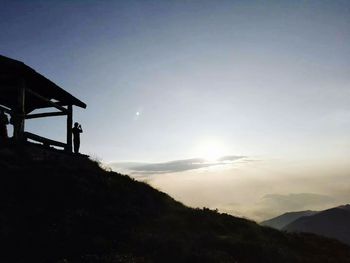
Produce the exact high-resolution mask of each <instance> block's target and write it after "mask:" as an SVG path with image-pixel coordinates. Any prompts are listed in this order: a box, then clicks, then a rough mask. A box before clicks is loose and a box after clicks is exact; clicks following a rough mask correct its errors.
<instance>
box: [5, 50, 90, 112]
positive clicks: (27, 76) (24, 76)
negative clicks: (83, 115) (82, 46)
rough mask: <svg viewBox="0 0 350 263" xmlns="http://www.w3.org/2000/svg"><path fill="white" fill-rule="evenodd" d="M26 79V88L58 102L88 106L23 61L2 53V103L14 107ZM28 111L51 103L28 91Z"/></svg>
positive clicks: (26, 103)
mask: <svg viewBox="0 0 350 263" xmlns="http://www.w3.org/2000/svg"><path fill="white" fill-rule="evenodd" d="M21 81H24V83H25V86H26V88H29V89H30V90H32V91H34V92H35V93H37V94H39V95H41V96H42V97H45V98H47V99H49V100H51V101H54V102H57V103H59V104H60V105H62V106H65V105H75V106H78V107H81V108H86V104H85V103H84V102H82V101H80V100H79V99H77V98H76V97H74V96H73V95H71V94H70V93H68V92H67V91H65V90H64V89H62V88H61V87H59V86H57V85H56V84H55V83H53V82H52V81H51V80H49V79H47V78H45V77H44V76H43V75H41V74H39V73H38V72H36V71H35V70H34V69H32V68H31V67H29V66H27V65H26V64H24V63H23V62H21V61H17V60H14V59H11V58H8V57H5V56H1V55H0V104H2V105H4V106H6V107H9V108H11V109H12V108H13V107H16V105H17V101H18V89H17V87H18V85H21ZM25 105H26V113H29V112H31V111H33V110H35V109H40V108H46V107H50V104H49V103H47V102H45V101H43V100H41V99H39V98H38V97H36V96H33V95H31V94H30V93H26V101H25Z"/></svg>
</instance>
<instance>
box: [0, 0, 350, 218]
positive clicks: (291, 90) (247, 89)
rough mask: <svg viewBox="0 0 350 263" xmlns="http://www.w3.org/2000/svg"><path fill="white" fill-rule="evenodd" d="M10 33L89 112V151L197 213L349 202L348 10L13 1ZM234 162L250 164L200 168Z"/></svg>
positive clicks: (2, 15)
mask: <svg viewBox="0 0 350 263" xmlns="http://www.w3.org/2000/svg"><path fill="white" fill-rule="evenodd" d="M0 32H1V34H0V54H2V55H5V56H9V57H11V58H14V59H18V60H21V61H23V62H25V63H26V64H27V65H29V66H31V67H33V68H34V69H36V70H37V71H38V72H40V73H42V74H43V75H45V76H46V77H48V78H49V79H51V80H52V81H54V82H55V83H57V84H58V85H60V86H61V87H63V88H65V89H66V90H68V91H69V92H71V93H72V94H73V95H75V96H77V97H78V98H80V99H81V100H83V101H84V102H86V103H87V105H88V108H87V109H86V110H80V109H76V110H75V121H78V122H80V123H82V125H83V129H84V131H85V132H84V134H83V136H82V147H81V150H82V151H84V152H86V153H88V154H90V155H91V156H93V157H96V158H99V159H102V160H103V161H104V162H108V163H112V162H113V163H117V164H114V166H113V167H114V168H115V169H116V170H118V167H119V168H120V169H121V168H123V169H124V168H125V167H126V168H128V169H129V170H128V171H130V172H133V171H134V172H135V170H133V169H134V168H135V167H140V166H141V167H142V168H144V170H142V169H138V170H137V169H136V172H135V174H137V173H139V174H140V173H141V175H142V176H143V177H145V175H147V176H146V177H147V179H146V180H148V181H149V182H150V183H151V184H152V185H154V186H156V187H158V188H160V189H161V190H163V191H165V192H168V193H170V194H171V195H172V196H174V197H176V198H178V199H180V200H181V201H183V202H185V203H186V204H189V205H193V206H208V207H213V208H215V207H218V208H220V209H221V210H222V211H229V212H230V213H233V214H240V215H243V216H249V217H251V218H254V219H257V220H259V219H263V218H266V217H268V216H272V215H276V214H278V213H279V212H283V211H284V210H288V209H292V210H298V209H303V208H306V209H309V208H315V209H316V208H317V209H318V208H323V207H326V206H331V205H336V204H341V203H344V202H347V200H350V199H349V198H350V196H349V195H347V194H346V193H347V191H348V190H349V191H350V189H348V188H346V186H344V182H348V181H346V180H348V176H347V174H348V172H349V171H350V167H349V166H348V165H347V158H348V156H349V155H350V88H349V83H350V74H349V73H350V45H349V43H350V2H349V1H346V0H344V1H294V0H293V1H204V0H201V1H189V0H188V1H185V0H183V1H180V0H179V1H176V0H173V1H166V0H159V1H146V0H145V1H132V0H128V1H88V0H87V1H35V0H32V1H24V0H23V1H16V0H11V1H4V0H0ZM64 125H65V119H64V118H61V119H60V118H59V119H58V120H52V119H50V120H42V121H40V120H32V121H30V122H28V125H27V129H28V130H30V131H34V132H38V133H40V134H42V135H45V136H49V137H50V138H54V139H58V140H64V136H65V126H64ZM222 156H239V157H244V158H238V159H237V160H236V159H234V160H231V159H230V160H226V161H222V163H216V164H215V165H212V164H210V165H203V162H204V163H205V161H202V160H197V159H196V161H195V162H194V161H193V160H192V158H209V157H211V158H213V157H222ZM189 159H190V161H189ZM191 160H192V161H191ZM211 161H213V160H211ZM126 162H133V165H131V166H133V167H131V166H130V163H126ZM169 162H170V164H169ZM174 162H175V163H174ZM198 162H199V163H202V164H201V165H199V167H198V165H197V164H195V165H194V164H193V163H198ZM219 162H221V161H219ZM179 164H180V165H181V167H182V168H179ZM118 165H119V166H118ZM125 165H126V166H125ZM149 165H151V166H149ZM169 165H170V166H171V167H172V168H169V169H168V168H167V169H164V167H169ZM196 165H197V166H196ZM145 166H146V168H145ZM174 166H176V169H174ZM150 167H152V169H153V170H152V169H150ZM155 167H156V168H155ZM184 167H185V169H184ZM154 169H156V170H154ZM157 169H158V170H157ZM159 169H160V170H161V171H160V172H159ZM179 169H180V170H179ZM153 172H154V174H153V175H152V173H153ZM136 176H137V175H136ZM348 185H349V184H348ZM310 198H311V199H312V201H311V203H310V205H309V206H308V205H307V204H309V203H308V202H309V201H308V200H311V199H310ZM327 198H328V199H327ZM294 199H297V200H299V201H298V202H299V203H298V202H297V201H295V202H294V201H293V200H294ZM271 200H272V201H271ZM276 200H277V201H276ZM283 200H284V201H283ZM286 200H287V201H286ZM290 200H292V201H290ZM300 200H301V201H300ZM315 200H316V201H315ZM317 200H318V201H317ZM326 200H328V201H326ZM276 202H277V203H278V202H280V203H278V204H277V203H276ZM281 202H282V203H281ZM283 202H284V203H283ZM288 202H289V203H288ZM290 202H292V203H290ZM315 202H316V203H317V204H316V203H315ZM296 203H297V204H299V205H296ZM276 204H277V205H276ZM305 204H306V205H305ZM304 206H306V207H304Z"/></svg>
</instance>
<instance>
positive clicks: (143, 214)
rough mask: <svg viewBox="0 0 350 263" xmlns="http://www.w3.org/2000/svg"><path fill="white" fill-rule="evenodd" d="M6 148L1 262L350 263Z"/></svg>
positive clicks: (108, 176)
mask: <svg viewBox="0 0 350 263" xmlns="http://www.w3.org/2000/svg"><path fill="white" fill-rule="evenodd" d="M38 149H39V148H35V147H29V146H28V147H27V148H25V149H18V150H14V149H8V148H2V149H0V167H1V184H0V239H1V244H2V247H1V248H2V253H1V254H0V261H1V262H87V263H89V262H243V263H244V262H261V263H264V262H337V263H339V262H350V249H349V247H348V246H346V245H344V244H342V243H340V242H338V241H335V240H331V239H326V238H321V237H319V236H316V235H311V234H287V233H283V232H280V231H277V230H274V229H271V228H267V227H262V226H259V225H258V224H256V223H254V222H252V221H248V220H245V219H242V218H237V217H233V216H230V215H226V214H219V213H217V212H216V211H212V210H209V209H191V208H188V207H186V206H184V205H182V204H181V203H179V202H176V201H175V200H173V199H172V198H171V197H169V196H168V195H166V194H164V193H162V192H159V191H157V190H155V189H153V188H152V187H150V186H149V185H147V184H144V183H141V182H137V181H135V180H133V179H131V178H129V177H128V176H124V175H121V174H118V173H115V172H110V171H105V170H104V169H101V168H100V167H99V165H98V164H97V163H96V162H93V161H91V160H89V159H87V158H85V157H79V156H73V155H64V154H59V153H57V154H56V153H53V152H50V151H47V152H45V151H43V150H38Z"/></svg>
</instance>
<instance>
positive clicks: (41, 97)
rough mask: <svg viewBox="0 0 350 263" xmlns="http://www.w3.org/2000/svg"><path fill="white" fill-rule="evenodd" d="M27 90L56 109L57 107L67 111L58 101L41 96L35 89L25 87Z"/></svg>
mask: <svg viewBox="0 0 350 263" xmlns="http://www.w3.org/2000/svg"><path fill="white" fill-rule="evenodd" d="M27 91H28V92H29V93H30V94H32V95H34V96H35V97H37V98H39V99H41V100H43V101H45V102H47V103H48V104H50V105H51V106H52V107H55V108H56V109H59V110H60V111H62V112H65V113H67V111H68V110H67V109H66V108H64V107H62V106H60V105H59V104H58V103H56V102H53V101H51V100H49V99H48V98H45V97H43V96H41V95H40V94H38V93H36V92H35V91H32V90H31V89H27Z"/></svg>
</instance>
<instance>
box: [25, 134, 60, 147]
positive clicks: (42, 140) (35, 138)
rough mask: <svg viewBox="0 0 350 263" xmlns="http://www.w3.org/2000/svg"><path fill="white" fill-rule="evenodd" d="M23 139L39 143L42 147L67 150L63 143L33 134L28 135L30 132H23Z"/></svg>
mask: <svg viewBox="0 0 350 263" xmlns="http://www.w3.org/2000/svg"><path fill="white" fill-rule="evenodd" d="M24 138H25V139H26V140H28V139H30V140H33V141H36V142H40V143H42V144H43V145H44V146H47V147H50V146H56V147H62V148H64V149H67V144H66V143H63V142H58V141H55V140H51V139H48V138H45V137H42V136H39V135H36V134H34V133H30V132H24Z"/></svg>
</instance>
